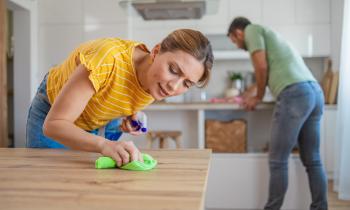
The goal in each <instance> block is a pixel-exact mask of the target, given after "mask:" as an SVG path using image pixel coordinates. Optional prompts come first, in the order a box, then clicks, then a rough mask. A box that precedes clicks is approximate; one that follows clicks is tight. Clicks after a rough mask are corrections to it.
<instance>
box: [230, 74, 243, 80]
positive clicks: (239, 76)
mask: <svg viewBox="0 0 350 210" xmlns="http://www.w3.org/2000/svg"><path fill="white" fill-rule="evenodd" d="M229 76H230V80H231V81H235V80H243V76H242V74H241V73H236V72H231V73H230V75H229Z"/></svg>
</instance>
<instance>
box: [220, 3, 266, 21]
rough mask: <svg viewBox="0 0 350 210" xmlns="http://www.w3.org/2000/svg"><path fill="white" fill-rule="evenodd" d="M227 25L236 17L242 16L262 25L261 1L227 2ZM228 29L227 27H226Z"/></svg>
mask: <svg viewBox="0 0 350 210" xmlns="http://www.w3.org/2000/svg"><path fill="white" fill-rule="evenodd" d="M229 4H230V5H229V12H228V24H230V23H231V21H232V20H233V18H235V17H237V16H244V17H246V18H248V19H249V20H250V21H252V22H253V23H258V24H261V23H262V1H261V0H245V1H241V0H231V1H229ZM226 27H227V28H228V27H229V26H228V25H227V26H226Z"/></svg>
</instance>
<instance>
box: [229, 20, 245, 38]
mask: <svg viewBox="0 0 350 210" xmlns="http://www.w3.org/2000/svg"><path fill="white" fill-rule="evenodd" d="M249 24H251V22H250V20H248V18H245V17H236V18H235V19H233V21H232V23H231V25H230V27H229V28H228V31H227V36H230V34H231V33H233V32H234V31H235V30H236V29H240V30H242V31H244V29H245V27H247V25H249Z"/></svg>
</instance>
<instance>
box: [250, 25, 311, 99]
mask: <svg viewBox="0 0 350 210" xmlns="http://www.w3.org/2000/svg"><path fill="white" fill-rule="evenodd" d="M244 33H245V38H244V39H245V44H246V47H247V50H248V51H249V52H250V53H251V54H252V53H253V52H255V51H256V50H265V51H266V55H267V62H268V71H269V72H268V85H269V88H270V90H271V91H272V93H273V94H274V95H275V96H278V94H279V93H280V92H281V91H282V90H283V89H284V88H285V87H287V86H288V85H291V84H294V83H297V82H302V81H316V80H315V78H314V77H313V75H312V74H311V72H310V70H309V68H308V67H307V66H306V65H305V63H304V61H303V59H302V57H301V56H300V55H299V53H298V52H297V51H296V50H295V49H294V48H293V47H291V46H290V45H289V43H288V42H287V41H285V40H283V38H282V37H281V36H280V35H279V34H278V33H276V32H274V31H272V30H271V29H269V28H267V27H264V26H260V25H257V24H249V25H248V26H247V27H246V28H245V30H244Z"/></svg>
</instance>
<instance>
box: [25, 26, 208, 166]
mask: <svg viewBox="0 0 350 210" xmlns="http://www.w3.org/2000/svg"><path fill="white" fill-rule="evenodd" d="M212 63H213V54H212V49H211V45H210V43H209V41H208V39H207V38H206V37H204V36H203V34H202V33H200V32H199V31H195V30H191V29H179V30H176V31H174V32H172V33H171V34H169V35H168V36H167V37H166V38H165V39H164V40H163V41H162V42H161V43H160V44H157V45H156V46H155V47H154V48H153V49H152V50H151V52H150V51H149V50H148V49H147V47H146V46H145V45H144V44H142V43H140V42H135V41H130V40H122V39H119V38H105V39H97V40H93V41H90V42H87V43H84V44H82V45H80V46H79V47H78V48H76V49H75V50H74V51H73V52H72V53H71V54H70V56H69V57H68V58H67V59H66V60H65V61H64V62H63V63H62V64H60V65H59V66H56V67H53V68H52V69H51V70H50V71H49V73H48V74H47V75H46V76H45V78H44V80H43V81H42V83H41V85H40V87H39V89H38V92H37V94H36V96H35V98H34V100H33V102H32V105H31V107H30V109H29V115H28V122H27V146H28V147H36V148H64V147H65V146H66V147H69V148H72V149H76V150H82V151H89V152H99V153H101V154H102V155H104V156H109V157H112V158H113V159H114V160H116V162H117V164H118V166H121V165H123V164H126V163H128V162H129V161H132V160H141V159H140V158H141V155H140V152H139V150H138V149H137V148H136V147H135V145H134V144H133V143H132V142H124V141H121V142H118V141H112V140H109V139H106V138H104V137H101V136H98V135H94V134H96V133H97V132H98V129H99V128H101V127H103V126H106V129H107V130H108V129H109V128H113V127H114V128H115V127H119V126H118V123H116V121H115V120H114V119H119V120H117V122H120V121H121V120H120V119H121V118H123V120H122V123H121V125H120V130H121V131H122V132H130V133H131V134H133V135H138V134H139V132H138V131H135V130H134V128H133V127H132V126H131V125H130V117H128V118H124V117H126V116H132V117H131V118H133V119H134V118H135V115H136V113H137V112H138V111H140V110H142V109H144V108H145V107H146V106H148V105H149V104H151V103H152V102H153V101H154V100H162V99H164V98H166V97H170V96H175V95H179V94H182V93H184V92H186V91H187V90H188V89H189V88H190V87H192V86H194V85H197V86H199V87H203V86H205V85H206V84H207V82H208V80H209V76H210V71H211V68H212ZM119 124H120V123H119ZM119 136H120V135H117V136H116V138H115V139H118V138H119ZM53 139H54V140H53ZM141 161H142V160H141Z"/></svg>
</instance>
